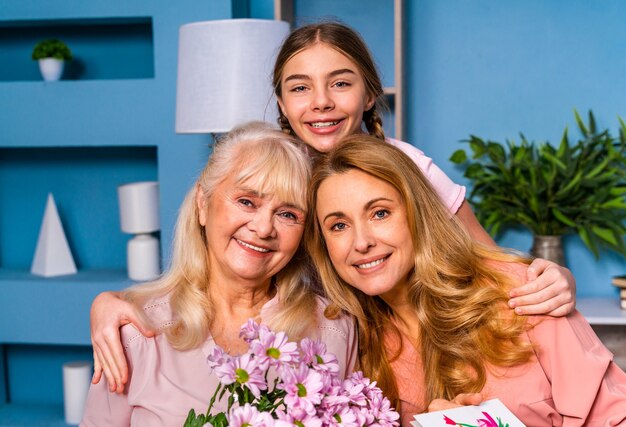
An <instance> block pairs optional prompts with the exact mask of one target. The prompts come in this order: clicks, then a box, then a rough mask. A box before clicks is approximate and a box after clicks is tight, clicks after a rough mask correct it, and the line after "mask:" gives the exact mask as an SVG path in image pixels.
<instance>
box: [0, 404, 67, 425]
mask: <svg viewBox="0 0 626 427" xmlns="http://www.w3.org/2000/svg"><path fill="white" fill-rule="evenodd" d="M33 425H35V426H46V427H67V426H68V424H66V423H65V418H64V415H63V405H45V404H41V405H39V404H13V403H11V404H4V405H2V404H0V427H22V426H24V427H26V426H33Z"/></svg>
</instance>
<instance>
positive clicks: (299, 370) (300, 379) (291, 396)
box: [277, 363, 324, 415]
mask: <svg viewBox="0 0 626 427" xmlns="http://www.w3.org/2000/svg"><path fill="white" fill-rule="evenodd" d="M280 375H281V378H282V380H283V383H282V384H279V385H278V386H277V387H279V388H281V389H283V390H285V392H286V393H287V394H286V395H285V399H284V401H285V405H287V407H288V408H289V409H290V410H291V409H294V410H295V409H301V410H303V411H304V412H306V413H307V414H309V415H314V414H315V413H316V409H315V408H316V405H318V404H319V403H320V402H321V401H322V397H323V393H322V390H323V388H324V383H323V381H322V375H321V374H320V373H319V372H317V371H315V370H313V369H310V368H309V367H308V366H307V365H306V364H304V363H301V364H300V365H299V366H297V367H293V368H292V369H282V370H281V372H280Z"/></svg>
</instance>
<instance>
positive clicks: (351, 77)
mask: <svg viewBox="0 0 626 427" xmlns="http://www.w3.org/2000/svg"><path fill="white" fill-rule="evenodd" d="M281 93H282V98H281V99H279V100H278V103H279V105H280V108H281V110H282V112H283V114H284V115H285V116H286V117H287V119H288V120H289V124H290V125H291V128H292V129H293V131H294V132H295V133H296V135H297V136H298V137H299V138H300V139H301V140H302V141H304V142H305V143H306V144H307V145H309V146H311V147H313V148H315V149H316V150H317V151H320V152H327V151H330V150H331V149H332V148H333V147H335V146H336V145H337V142H338V141H339V140H340V139H341V138H342V137H344V136H347V135H352V134H354V133H360V132H361V124H362V122H363V112H364V111H367V110H369V109H370V108H372V106H373V105H374V102H375V98H374V97H372V96H370V95H369V94H368V93H367V90H366V88H365V82H364V80H363V77H362V75H361V73H360V71H359V69H358V67H357V66H356V64H355V63H354V62H352V61H351V60H350V59H348V58H347V57H346V56H345V55H343V54H341V53H340V52H339V51H337V50H335V49H333V48H332V47H330V46H329V45H327V44H325V43H317V44H314V45H312V46H311V47H308V48H306V49H304V50H302V51H301V52H299V53H297V54H296V55H294V56H293V58H291V59H290V60H289V61H287V62H286V63H285V67H284V69H283V75H282V79H281Z"/></svg>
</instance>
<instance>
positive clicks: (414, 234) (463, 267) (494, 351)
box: [305, 135, 532, 407]
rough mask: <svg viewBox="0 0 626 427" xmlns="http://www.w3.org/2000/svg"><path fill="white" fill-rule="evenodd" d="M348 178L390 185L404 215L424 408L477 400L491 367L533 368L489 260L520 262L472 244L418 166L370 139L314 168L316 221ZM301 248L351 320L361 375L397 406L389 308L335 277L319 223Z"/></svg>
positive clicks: (505, 282)
mask: <svg viewBox="0 0 626 427" xmlns="http://www.w3.org/2000/svg"><path fill="white" fill-rule="evenodd" d="M350 170H359V171H362V172H364V173H367V174H369V175H371V176H373V177H376V178H378V179H380V180H382V181H384V182H386V183H388V184H390V185H391V186H393V187H394V188H395V189H396V190H397V191H398V192H399V193H400V195H401V196H402V201H403V203H404V206H405V208H406V212H407V217H408V224H409V230H410V234H411V239H412V242H413V249H414V253H415V266H414V269H413V271H412V272H411V277H410V280H409V283H411V285H410V289H409V297H410V302H411V303H412V305H413V307H414V308H415V312H416V314H417V316H418V318H419V331H418V332H417V335H416V336H414V337H412V338H417V340H418V342H419V346H418V349H419V351H420V354H421V357H422V360H423V364H424V372H425V373H426V390H425V397H426V399H427V400H426V402H430V401H431V400H432V399H434V398H445V399H452V398H454V397H455V396H456V395H457V394H459V393H461V392H463V393H466V392H472V391H480V390H481V389H482V387H483V386H484V384H485V380H486V364H487V363H490V364H493V365H498V366H513V365H517V364H520V363H523V362H526V361H527V360H529V357H530V356H531V354H532V351H531V349H530V348H529V346H528V345H527V344H524V343H523V342H522V340H521V339H520V335H521V333H522V332H523V331H524V330H525V328H526V323H525V322H524V320H523V319H522V318H521V317H517V316H514V315H512V316H510V315H507V314H506V313H507V311H506V310H504V307H505V306H506V302H507V301H508V297H507V293H506V290H507V289H509V287H510V286H511V285H512V280H511V279H510V278H509V277H507V275H506V274H504V273H503V272H501V271H497V270H496V269H493V268H490V267H489V262H490V261H492V260H496V261H504V262H516V261H522V262H526V260H525V259H523V258H521V257H520V256H517V255H513V254H512V253H506V252H504V251H502V250H499V249H491V248H487V247H485V246H482V245H480V244H478V243H475V242H474V241H473V240H472V239H471V238H470V237H469V235H468V234H467V233H466V232H465V230H464V229H463V227H462V225H460V223H459V222H458V220H457V219H456V218H455V217H454V216H453V217H452V218H451V215H450V213H449V211H448V210H447V209H446V208H445V207H444V206H443V205H442V203H441V202H440V201H439V198H438V196H437V194H436V193H435V191H434V190H433V189H432V187H431V186H430V183H429V182H428V180H427V179H426V177H424V175H423V174H422V173H421V171H420V170H419V169H418V167H417V166H416V165H415V163H414V162H413V161H412V160H411V159H410V158H409V157H408V156H406V155H405V154H404V153H402V152H401V151H400V150H398V149H397V148H395V147H393V146H392V145H390V144H387V143H384V142H381V141H380V140H378V139H375V138H373V137H371V136H368V135H352V136H349V137H347V138H346V139H344V140H343V141H342V142H341V143H340V144H339V146H338V147H337V148H335V149H334V150H333V151H331V152H330V153H328V154H326V155H322V156H321V157H320V158H319V159H317V161H316V163H315V165H314V167H313V176H312V179H311V185H310V188H309V204H308V206H309V207H310V210H311V211H312V212H313V213H314V212H315V206H316V203H317V192H318V189H319V187H320V185H321V184H322V182H324V180H325V179H327V178H329V177H331V176H333V175H338V174H342V173H346V172H347V171H350ZM305 242H306V246H307V249H308V251H309V253H310V255H311V257H312V259H313V261H314V263H315V265H316V266H317V268H318V271H319V274H320V278H321V280H322V284H323V286H324V289H325V291H326V293H327V295H328V298H329V299H330V300H331V301H332V302H333V303H334V304H335V309H336V310H337V309H340V310H344V311H346V312H348V313H350V314H351V315H353V316H354V317H355V318H356V320H357V324H358V328H359V364H360V368H361V369H362V370H363V371H364V372H365V374H366V375H368V376H370V377H371V378H373V379H375V380H376V381H378V385H379V386H380V387H381V388H382V389H383V391H384V392H385V395H386V396H388V397H389V398H390V399H391V400H392V401H395V403H396V404H398V403H399V402H398V390H397V386H396V383H395V380H394V374H393V372H392V370H391V367H390V361H393V360H394V358H395V357H398V355H399V353H400V351H401V350H402V348H401V347H400V348H397V349H395V350H396V352H395V353H394V352H393V351H392V352H391V353H394V354H389V352H386V351H385V347H386V346H385V343H386V341H385V335H387V334H394V335H395V338H396V339H395V341H397V342H401V340H400V333H399V330H398V328H397V327H396V326H395V324H394V322H393V317H394V313H393V309H392V307H390V306H388V305H387V304H386V303H385V302H384V301H383V300H382V299H381V298H380V297H371V296H368V295H366V294H364V293H363V292H361V291H359V290H358V289H356V288H355V287H352V286H350V285H349V284H348V283H346V282H345V281H344V280H343V279H341V278H340V277H339V275H338V274H337V271H336V270H335V269H334V267H333V265H332V263H331V261H330V258H329V256H328V252H327V250H326V244H325V241H324V239H323V235H322V229H321V226H320V224H319V222H318V219H317V216H316V215H315V214H312V215H309V218H308V222H307V227H306V231H305ZM392 336H393V335H392ZM387 342H388V341H387ZM426 402H424V403H426ZM396 407H397V406H396Z"/></svg>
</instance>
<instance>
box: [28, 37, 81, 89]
mask: <svg viewBox="0 0 626 427" xmlns="http://www.w3.org/2000/svg"><path fill="white" fill-rule="evenodd" d="M32 58H33V59H34V60H35V61H39V70H40V71H41V75H42V76H43V78H44V80H45V81H47V82H51V81H57V80H59V79H60V78H61V74H63V66H64V64H65V61H70V60H71V59H72V51H71V50H70V49H69V48H68V47H67V45H66V44H65V43H63V42H62V41H61V40H57V39H47V40H42V41H40V42H39V43H37V44H36V45H35V48H34V49H33V54H32Z"/></svg>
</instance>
